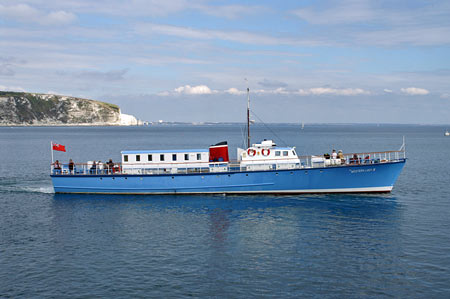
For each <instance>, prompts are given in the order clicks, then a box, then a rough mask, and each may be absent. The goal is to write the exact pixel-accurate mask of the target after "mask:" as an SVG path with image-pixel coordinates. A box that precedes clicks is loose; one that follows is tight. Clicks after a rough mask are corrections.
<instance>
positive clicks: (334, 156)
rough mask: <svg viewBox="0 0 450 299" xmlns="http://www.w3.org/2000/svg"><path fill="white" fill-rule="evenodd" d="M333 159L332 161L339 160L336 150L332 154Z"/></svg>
mask: <svg viewBox="0 0 450 299" xmlns="http://www.w3.org/2000/svg"><path fill="white" fill-rule="evenodd" d="M331 158H332V159H337V153H336V150H333V152H332V153H331Z"/></svg>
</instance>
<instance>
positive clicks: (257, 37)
mask: <svg viewBox="0 0 450 299" xmlns="http://www.w3.org/2000/svg"><path fill="white" fill-rule="evenodd" d="M135 30H136V32H137V33H138V34H141V35H153V34H158V35H168V36H176V37H180V38H187V39H199V40H213V39H219V40H225V41H231V42H238V43H243V44H258V45H280V44H283V45H297V46H302V45H303V46H318V45H325V44H326V43H325V42H322V41H319V40H308V39H295V38H286V37H273V36H269V35H263V34H256V33H251V32H247V31H221V30H208V29H194V28H190V27H182V26H172V25H163V24H153V23H141V24H138V25H136V26H135Z"/></svg>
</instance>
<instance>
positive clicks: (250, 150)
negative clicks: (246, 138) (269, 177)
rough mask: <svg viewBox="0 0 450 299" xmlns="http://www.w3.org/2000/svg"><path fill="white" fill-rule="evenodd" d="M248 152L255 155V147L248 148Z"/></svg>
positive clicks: (251, 155) (252, 155)
mask: <svg viewBox="0 0 450 299" xmlns="http://www.w3.org/2000/svg"><path fill="white" fill-rule="evenodd" d="M247 154H248V155H249V156H250V157H254V156H255V155H256V150H255V149H253V148H249V149H248V150H247Z"/></svg>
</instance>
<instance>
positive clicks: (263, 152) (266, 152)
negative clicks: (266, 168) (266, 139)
mask: <svg viewBox="0 0 450 299" xmlns="http://www.w3.org/2000/svg"><path fill="white" fill-rule="evenodd" d="M261 154H262V155H263V156H266V157H267V156H268V155H270V149H268V148H263V149H262V150H261Z"/></svg>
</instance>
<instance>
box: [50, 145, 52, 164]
mask: <svg viewBox="0 0 450 299" xmlns="http://www.w3.org/2000/svg"><path fill="white" fill-rule="evenodd" d="M50 152H51V153H52V164H53V141H50Z"/></svg>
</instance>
